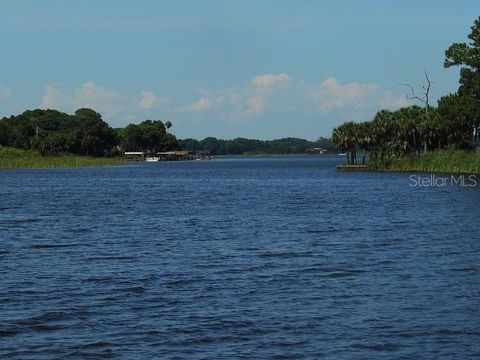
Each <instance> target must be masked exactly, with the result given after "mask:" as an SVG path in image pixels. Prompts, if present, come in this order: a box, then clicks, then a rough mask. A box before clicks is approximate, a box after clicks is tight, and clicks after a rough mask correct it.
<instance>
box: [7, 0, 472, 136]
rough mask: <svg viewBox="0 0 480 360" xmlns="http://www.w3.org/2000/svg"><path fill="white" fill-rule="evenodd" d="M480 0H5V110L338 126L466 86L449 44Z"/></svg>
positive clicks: (298, 132) (122, 120)
mask: <svg viewBox="0 0 480 360" xmlns="http://www.w3.org/2000/svg"><path fill="white" fill-rule="evenodd" d="M477 16H480V1H478V0H471V1H467V0H459V1H451V0H450V1H443V0H437V1H435V2H433V1H429V2H427V1H422V2H419V1H414V0H406V1H402V2H398V1H395V2H394V1H385V0H377V1H373V0H363V1H353V0H352V1H346V0H344V1H342V0H331V1H330V0H325V1H317V0H290V1H287V0H255V1H254V0H244V1H234V0H222V1H220V0H219V1H213V0H202V1H200V0H198V1H193V0H191V1H187V0H185V1H178V0H172V1H160V0H158V1H154V0H152V1H148V0H135V1H134V0H129V1H125V0H115V1H113V0H110V1H108V0H95V1H93V0H90V1H88V0H81V1H69V0H45V1H36V0H31V1H24V0H0V44H1V50H2V51H1V55H0V59H1V61H0V116H8V115H11V114H17V113H20V112H22V111H24V110H25V109H33V108H38V107H40V108H55V109H59V110H62V111H65V112H68V113H73V112H74V110H75V109H77V108H80V107H91V108H93V109H95V110H97V111H98V112H100V113H101V114H102V115H103V118H104V119H105V120H106V121H107V122H109V123H110V124H111V125H112V126H114V127H118V126H124V125H126V124H128V123H130V122H133V123H138V122H140V121H142V120H144V119H159V120H164V121H166V120H170V121H171V122H172V123H173V128H172V131H173V132H174V133H175V134H176V135H177V136H178V137H181V138H185V137H194V138H203V137H206V136H216V137H219V138H233V137H238V136H242V137H254V138H262V139H272V138H279V137H287V136H295V137H302V138H307V139H316V138H318V137H319V136H329V135H330V133H331V129H332V127H334V126H336V125H338V124H339V123H341V122H343V121H345V120H354V121H362V120H368V119H370V118H371V117H372V116H373V115H374V114H375V112H376V111H377V110H379V109H381V108H388V109H395V108H398V107H401V106H405V105H407V104H411V102H409V101H407V100H406V99H405V95H406V94H407V92H408V89H407V88H406V87H404V86H402V85H401V83H405V82H409V83H411V84H413V85H419V84H421V83H422V82H423V72H424V71H427V72H428V74H429V76H430V78H431V80H432V82H433V85H432V97H433V100H436V99H437V98H438V97H440V96H442V95H444V94H447V93H449V92H454V91H456V89H457V79H458V69H448V70H447V69H443V59H444V51H445V49H446V48H447V47H448V46H449V45H450V44H451V43H453V42H465V41H466V40H467V38H466V36H467V34H468V33H469V32H470V26H471V25H472V24H473V21H474V20H475V18H476V17H477Z"/></svg>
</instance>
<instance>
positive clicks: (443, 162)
mask: <svg viewBox="0 0 480 360" xmlns="http://www.w3.org/2000/svg"><path fill="white" fill-rule="evenodd" d="M369 169H370V170H373V171H405V172H407V171H412V172H432V173H465V174H480V153H478V152H471V151H462V150H436V151H432V152H428V153H426V154H421V155H420V156H413V155H410V156H402V157H398V158H391V159H385V160H382V161H377V162H374V163H372V164H369Z"/></svg>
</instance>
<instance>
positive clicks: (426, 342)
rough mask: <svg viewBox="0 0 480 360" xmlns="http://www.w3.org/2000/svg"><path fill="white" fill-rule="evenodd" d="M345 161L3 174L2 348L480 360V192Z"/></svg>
mask: <svg viewBox="0 0 480 360" xmlns="http://www.w3.org/2000/svg"><path fill="white" fill-rule="evenodd" d="M338 161H339V159H338V158H337V157H268V158H224V159H218V160H214V161H192V162H171V163H158V164H133V165H128V166H125V167H110V168H92V169H52V170H38V169H37V170H0V358H2V359H64V358H70V359H97V358H98V359H101V358H106V359H108V358H112V359H117V358H119V359H149V358H164V359H169V358H172V359H173V358H177V359H182V358H185V359H201V358H203V359H214V358H218V359H220V358H223V359H231V358H245V359H254V358H278V359H283V358H285V359H296V358H332V359H337V358H342V359H362V358H363V359H372V358H390V359H391V358H405V359H413V358H417V359H418V358H422V359H423V358H425V359H437V358H446V359H452V358H456V359H472V358H480V305H479V304H480V303H479V298H480V272H479V270H480V252H479V250H480V237H479V220H480V214H479V210H480V207H479V203H480V186H477V187H469V188H467V187H460V186H451V187H444V188H431V187H429V188H427V187H421V188H420V187H415V188H414V187H411V186H410V184H411V181H410V180H409V174H383V173H364V172H359V173H351V172H348V173H343V172H337V171H336V170H335V167H334V165H335V164H336V163H337V162H338Z"/></svg>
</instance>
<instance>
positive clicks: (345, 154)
mask: <svg viewBox="0 0 480 360" xmlns="http://www.w3.org/2000/svg"><path fill="white" fill-rule="evenodd" d="M338 156H347V153H341V154H338Z"/></svg>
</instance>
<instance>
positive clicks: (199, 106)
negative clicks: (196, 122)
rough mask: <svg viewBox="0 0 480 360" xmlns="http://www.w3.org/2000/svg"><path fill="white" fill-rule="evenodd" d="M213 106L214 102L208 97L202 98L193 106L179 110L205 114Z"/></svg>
mask: <svg viewBox="0 0 480 360" xmlns="http://www.w3.org/2000/svg"><path fill="white" fill-rule="evenodd" d="M212 106H213V101H212V100H210V99H209V98H206V97H201V98H200V99H198V100H196V101H194V102H192V103H191V104H188V105H186V106H182V107H180V108H179V109H178V110H179V111H180V112H203V111H206V110H208V109H210V108H211V107H212Z"/></svg>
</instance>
